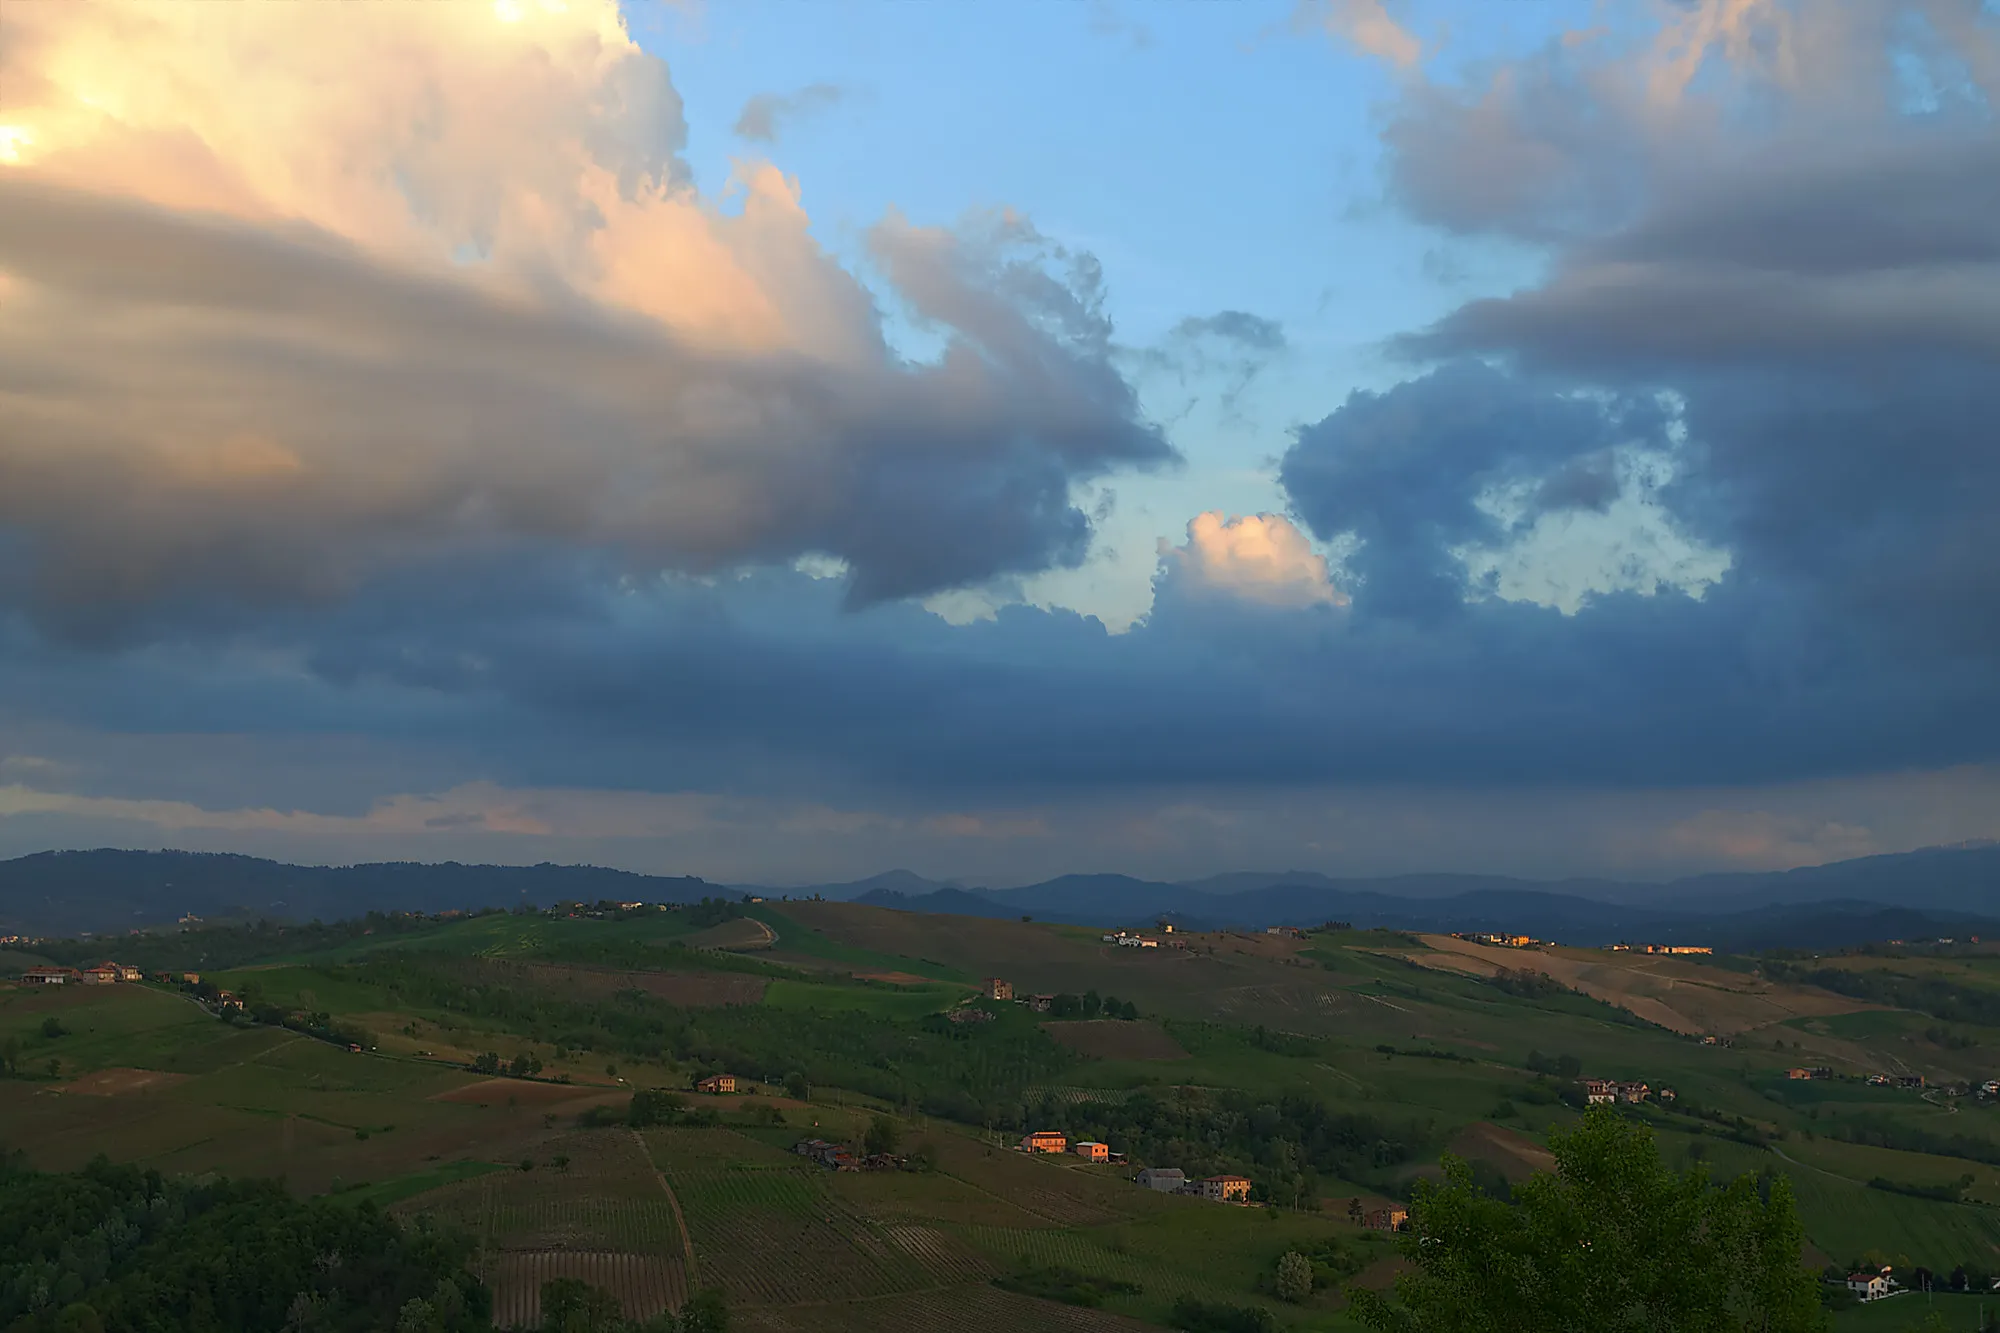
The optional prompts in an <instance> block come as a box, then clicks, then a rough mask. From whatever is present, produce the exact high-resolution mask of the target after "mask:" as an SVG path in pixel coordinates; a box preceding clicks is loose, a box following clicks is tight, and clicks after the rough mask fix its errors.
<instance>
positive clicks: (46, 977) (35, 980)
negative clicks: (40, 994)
mask: <svg viewBox="0 0 2000 1333" xmlns="http://www.w3.org/2000/svg"><path fill="white" fill-rule="evenodd" d="M73 975H75V974H74V973H72V972H71V971H70V970H69V969H68V968H66V967H31V968H29V969H28V970H27V971H25V972H23V973H22V974H21V984H22V985H23V986H60V985H62V984H63V983H64V982H66V981H68V980H69V979H70V977H72V976H73Z"/></svg>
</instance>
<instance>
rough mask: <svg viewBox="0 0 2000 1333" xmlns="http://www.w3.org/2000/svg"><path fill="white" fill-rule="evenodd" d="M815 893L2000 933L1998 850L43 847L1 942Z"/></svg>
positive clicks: (1740, 933)
mask: <svg viewBox="0 0 2000 1333" xmlns="http://www.w3.org/2000/svg"><path fill="white" fill-rule="evenodd" d="M741 893H755V894H760V895H763V896H766V897H779V896H784V895H790V896H792V897H805V896H811V895H814V894H817V895H819V896H822V897H826V898H835V899H841V900H847V901H854V902H861V903H869V904H873V905H876V906H881V907H891V908H899V909H902V910H906V911H918V912H936V913H945V914H950V915H959V916H985V917H996V918H998V917H1015V916H1032V917H1035V918H1037V919H1039V920H1045V921H1060V922H1072V923H1076V924H1081V925H1105V926H1132V925H1142V924H1150V923H1152V922H1154V921H1157V920H1160V919H1162V918H1165V919H1171V920H1175V921H1178V922H1180V923H1182V924H1184V925H1185V926H1187V927H1190V928H1193V927H1203V926H1206V927H1219V926H1234V927H1244V928H1250V929H1258V928H1262V927H1264V926H1269V925H1282V924H1290V925H1312V924H1316V923H1318V922H1321V921H1328V920H1338V921H1349V922H1352V923H1353V924H1355V925H1357V926H1387V927H1392V928H1397V929H1407V930H1464V931H1473V930H1491V931H1507V932H1521V933H1526V934H1531V935H1535V936H1538V937H1541V938H1544V939H1557V940H1562V941H1565V942H1574V943H1577V944H1599V943H1606V942H1610V941H1614V940H1618V939H1640V938H1644V939H1648V940H1654V941H1658V942H1662V943H1684V944H1692V943H1702V944H1714V945H1715V946H1717V947H1719V948H1735V949H1754V948H1766V947H1772V946H1775V945H1791V946H1793V947H1800V948H1832V947H1837V946H1839V945H1843V944H1853V943H1860V942H1864V941H1867V940H1882V939H1913V938H1923V937H1926V936H1936V935H1962V934H1968V933H1979V934H1984V933H1988V932H1989V931H1990V933H1992V934H1994V935H1995V936H2000V845H1994V844H1991V843H1984V844H1967V845H1961V846H1956V847H1935V848H1927V849H1925V850H1922V851H1916V852H1906V853H1902V854H1899V855H1891V856H1871V857H1863V858H1861V859H1858V860H1852V861H1840V862H1835V863H1833V864H1830V865H1823V866H1813V867H1810V868H1807V869H1801V870H1790V871H1781V872H1771V873H1759V874H1726V875H1697V876H1692V877H1689V878H1685V879H1679V880H1674V881H1672V882H1671V883H1665V884H1648V883H1639V882H1631V881H1620V880H1602V879H1570V880H1560V881H1537V880H1523V879H1511V878H1507V877H1505V876H1498V875H1396V876H1390V877H1382V878H1370V879H1336V878H1332V877H1330V876H1327V875H1322V874H1319V873H1317V872H1313V871H1297V870H1292V871H1239V872H1235V873H1231V874H1224V875H1212V876H1209V877H1207V878H1205V879H1199V880H1190V881H1187V882H1184V883H1172V882H1167V881H1161V880H1145V879H1135V878H1132V877H1131V876H1128V875H1062V876H1059V877H1057V878H1055V879H1051V880H1046V881H1043V882H1042V883H1039V884H1030V885H1026V886H1024V887H1021V888H1012V889H983V888H973V887H967V886H964V885H961V884H956V883H948V882H942V881H938V880H931V879H925V878H923V877H922V876H919V875H916V874H913V873H911V872H910V871H907V870H892V871H888V872H886V873H884V874H880V875H874V876H871V877H869V878H868V879H863V880H854V881H849V882H844V883H838V884H819V885H808V886H806V887H803V888H790V889H771V888H761V887H758V886H753V885H728V886H725V885H719V884H714V883H710V882H709V881H707V880H703V879H699V878H695V877H692V876H688V877H679V878H671V877H663V876H657V875H638V874H632V873H630V872H627V871H622V870H606V869H601V868H598V867H595V866H557V865H537V866H468V865H460V864H458V863H456V862H446V863H444V864H439V865H426V864H420V863H415V862H388V863H382V864H375V865H356V866H294V865H284V864H281V863H279V862H276V861H265V860H260V859H258V858H255V857H249V856H233V855H225V854H211V853H193V852H131V851H110V850H101V851H76V852H45V853H40V854H37V855H34V856H24V857H20V858H18V859H16V860H12V861H0V928H4V929H5V930H6V931H10V932H19V933H24V934H76V933H80V932H83V931H92V932H99V933H103V932H122V931H124V930H126V929H129V928H131V927H134V926H139V925H157V924H164V923H168V922H172V921H175V920H177V919H179V918H180V917H182V916H185V915H188V914H190V913H192V914H194V915H197V916H201V917H208V918H216V917H227V916H241V915H246V914H250V915H263V916H273V917H283V918H289V919H292V920H310V919H313V918H318V919H321V920H332V919H335V918H339V917H348V916H357V915H360V914H361V913H363V912H367V911H370V910H391V909H397V908H401V909H406V910H415V911H440V910H444V909H447V908H454V907H458V908H472V907H488V906H512V905H515V904H517V903H521V902H535V903H547V902H553V901H556V900H559V899H583V900H586V901H596V900H598V899H601V898H611V899H618V900H641V901H647V902H692V901H696V900H699V899H701V898H703V897H708V896H711V895H724V894H741Z"/></svg>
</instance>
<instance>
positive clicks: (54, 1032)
mask: <svg viewBox="0 0 2000 1333" xmlns="http://www.w3.org/2000/svg"><path fill="white" fill-rule="evenodd" d="M68 1035H69V1029H68V1028H66V1027H64V1026H63V1025H62V1020H61V1019H60V1018H57V1017H56V1016H55V1015H54V1014H50V1015H49V1016H48V1017H47V1018H44V1019H43V1020H42V1039H43V1040H44V1041H54V1040H55V1039H56V1038H57V1037H67V1036H68Z"/></svg>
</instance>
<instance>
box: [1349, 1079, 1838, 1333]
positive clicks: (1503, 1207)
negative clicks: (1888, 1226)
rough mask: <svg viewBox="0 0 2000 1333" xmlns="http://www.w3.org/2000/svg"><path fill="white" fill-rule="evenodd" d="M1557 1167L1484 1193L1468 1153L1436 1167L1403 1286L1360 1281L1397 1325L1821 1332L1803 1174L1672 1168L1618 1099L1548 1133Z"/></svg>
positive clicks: (1397, 1332) (1421, 1201)
mask: <svg viewBox="0 0 2000 1333" xmlns="http://www.w3.org/2000/svg"><path fill="white" fill-rule="evenodd" d="M1549 1146H1550V1149H1551V1150H1552V1151H1553V1152H1554V1154H1555V1159H1556V1169H1555V1171H1554V1172H1553V1173H1552V1174H1541V1175H1537V1176H1535V1177H1534V1178H1533V1179H1531V1180H1529V1181H1528V1182H1527V1183H1525V1184H1523V1185H1520V1186H1518V1187H1517V1188H1516V1189H1515V1190H1514V1201H1513V1203H1512V1204H1506V1203H1502V1202H1500V1201H1499V1200H1497V1199H1492V1198H1489V1197H1487V1196H1486V1195H1484V1194H1483V1193H1481V1192H1480V1191H1479V1190H1478V1189H1477V1188H1476V1187H1475V1186H1474V1184H1473V1182H1472V1172H1471V1170H1470V1168H1469V1167H1467V1165H1466V1164H1465V1163H1464V1162H1461V1161H1458V1160H1456V1159H1455V1158H1450V1157H1447V1158H1446V1159H1445V1180H1444V1183H1443V1184H1433V1183H1431V1182H1428V1181H1426V1182H1421V1183H1419V1184H1418V1186H1417V1194H1416V1198H1415V1200H1414V1201H1413V1203H1412V1204H1411V1207H1410V1230H1409V1232H1408V1233H1407V1234H1406V1235H1405V1236H1404V1238H1403V1242H1402V1249H1403V1253H1404V1255H1405V1256H1406V1257H1408V1259H1409V1260H1410V1261H1411V1263H1412V1264H1413V1265H1415V1267H1414V1268H1413V1269H1412V1270H1411V1271H1409V1272H1407V1273H1405V1274H1404V1275H1403V1276H1402V1277H1400V1278H1398V1279H1397V1281H1396V1286H1395V1292H1394V1297H1393V1299H1392V1298H1388V1297H1385V1296H1384V1295H1382V1294H1380V1293H1377V1292H1368V1291H1355V1292H1353V1293H1352V1296H1353V1302H1354V1304H1353V1309H1354V1313H1355V1314H1356V1315H1357V1316H1358V1317H1359V1318H1360V1319H1361V1322H1362V1323H1363V1324H1365V1325H1366V1326H1368V1327H1369V1328H1373V1329H1379V1330H1382V1333H1461V1331H1462V1330H1466V1329H1482V1330H1487V1331H1488V1333H1821V1331H1822V1330H1824V1329H1826V1328H1827V1327H1828V1324H1827V1319H1826V1315H1825V1313H1824V1312H1823V1311H1822V1309H1821V1306H1820V1300H1819V1288H1818V1281H1817V1279H1816V1277H1815V1276H1814V1275H1813V1274H1812V1273H1810V1272H1808V1271H1807V1270H1806V1269H1805V1268H1803V1267H1802V1266H1801V1262H1800V1249H1801V1247H1802V1245H1803V1242H1804V1232H1803V1230H1802V1229H1801V1228H1800V1226H1799V1220H1798V1212H1797V1210H1796V1209H1795V1208H1794V1207H1793V1205H1792V1193H1791V1184H1790V1182H1789V1181H1787V1180H1786V1179H1785V1178H1784V1177H1783V1176H1778V1177H1776V1178H1775V1179H1773V1180H1772V1181H1770V1183H1769V1186H1768V1189H1769V1192H1768V1195H1767V1194H1765V1193H1763V1192H1760V1190H1759V1187H1758V1182H1757V1181H1756V1180H1755V1179H1754V1178H1753V1177H1750V1176H1743V1177H1741V1178H1739V1179H1737V1180H1735V1181H1733V1182H1731V1183H1730V1184H1728V1185H1726V1186H1722V1187H1720V1188H1718V1187H1716V1186H1715V1185H1713V1184H1711V1183H1710V1182H1709V1179H1708V1175H1707V1172H1706V1170H1705V1169H1704V1168H1701V1167H1695V1168H1693V1169H1691V1170H1688V1171H1682V1172H1675V1171H1670V1170H1668V1169H1667V1168H1666V1167H1665V1166H1664V1165H1663V1164H1662V1163H1661V1161H1660V1152H1659V1148H1658V1146H1657V1145H1656V1144H1655V1143H1654V1141H1653V1135H1652V1132H1651V1131H1650V1130H1648V1129H1646V1128H1645V1127H1644V1126H1641V1125H1636V1124H1633V1123H1631V1122H1629V1121H1627V1120H1625V1119H1624V1118H1623V1117H1621V1116H1620V1115H1619V1114H1618V1113H1617V1112H1616V1111H1614V1110H1612V1109H1611V1108H1609V1107H1595V1108H1593V1109H1592V1110H1591V1111H1590V1112H1589V1113H1588V1114H1586V1115H1585V1116H1584V1118H1583V1120H1582V1122H1581V1123H1579V1124H1578V1125H1577V1126H1576V1127H1575V1128H1573V1129H1571V1130H1569V1131H1567V1132H1563V1133H1556V1134H1552V1135H1550V1136H1549Z"/></svg>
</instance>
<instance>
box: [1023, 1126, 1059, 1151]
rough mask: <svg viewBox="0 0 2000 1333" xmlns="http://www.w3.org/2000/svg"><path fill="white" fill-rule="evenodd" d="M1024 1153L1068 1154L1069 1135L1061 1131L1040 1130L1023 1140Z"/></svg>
mask: <svg viewBox="0 0 2000 1333" xmlns="http://www.w3.org/2000/svg"><path fill="white" fill-rule="evenodd" d="M1021 1151H1022V1152H1067V1151H1069V1135H1067V1134H1065V1133H1063V1132H1062V1131H1061V1130H1055V1129H1038V1130H1036V1131H1035V1132H1034V1133H1032V1134H1030V1135H1028V1137H1027V1138H1025V1139H1022V1140H1021Z"/></svg>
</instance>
